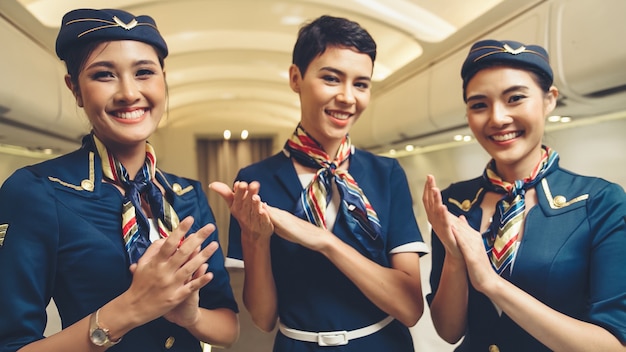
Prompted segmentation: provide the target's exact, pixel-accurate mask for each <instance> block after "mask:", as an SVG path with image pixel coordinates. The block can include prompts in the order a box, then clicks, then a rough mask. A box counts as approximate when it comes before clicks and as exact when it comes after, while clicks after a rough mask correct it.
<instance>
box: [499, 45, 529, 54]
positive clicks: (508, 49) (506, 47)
mask: <svg viewBox="0 0 626 352" xmlns="http://www.w3.org/2000/svg"><path fill="white" fill-rule="evenodd" d="M503 48H504V52H506V53H509V54H513V55H517V54H521V53H523V52H524V51H525V50H526V47H525V46H523V45H522V46H520V47H519V48H517V49H513V48H511V47H510V46H509V44H504V46H503Z"/></svg>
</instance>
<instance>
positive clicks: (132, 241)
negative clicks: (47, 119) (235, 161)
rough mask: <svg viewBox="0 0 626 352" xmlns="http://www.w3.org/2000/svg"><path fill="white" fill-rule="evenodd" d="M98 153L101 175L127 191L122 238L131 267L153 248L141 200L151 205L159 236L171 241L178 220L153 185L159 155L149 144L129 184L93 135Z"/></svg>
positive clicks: (124, 170)
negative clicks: (137, 170) (143, 158)
mask: <svg viewBox="0 0 626 352" xmlns="http://www.w3.org/2000/svg"><path fill="white" fill-rule="evenodd" d="M92 136H93V140H94V144H95V145H96V150H97V152H98V155H99V156H100V160H101V161H102V173H103V175H104V178H105V179H106V180H108V181H109V182H111V183H113V184H115V185H118V186H120V187H122V188H123V189H124V191H125V195H124V205H123V207H122V236H123V237H124V243H125V246H126V251H127V252H128V257H129V259H130V262H131V263H136V262H137V261H138V260H139V258H140V257H141V256H142V255H143V253H144V252H145V250H146V249H147V248H148V246H150V244H151V241H150V220H149V219H148V218H147V217H146V214H144V212H143V211H142V210H141V198H142V197H144V199H145V200H147V202H148V204H149V205H150V210H151V211H152V215H153V216H154V217H155V218H157V219H158V222H159V236H160V237H161V238H165V237H168V236H169V234H170V232H171V231H172V230H173V229H175V228H176V227H177V226H178V222H179V221H178V216H177V215H176V212H175V211H174V208H172V206H171V205H170V204H169V202H168V201H167V200H166V199H165V197H164V196H163V194H162V193H161V190H160V189H159V188H158V187H157V186H156V185H155V184H154V182H153V180H154V177H155V173H156V155H155V154H154V149H153V148H152V146H151V145H150V143H148V142H146V161H145V163H144V165H143V167H142V168H141V170H139V172H137V175H135V179H133V180H130V179H129V177H128V172H127V171H126V169H125V168H124V166H123V165H122V163H120V162H119V161H118V160H117V159H116V158H115V156H114V155H113V154H112V153H111V152H109V151H108V150H107V148H106V146H105V145H104V144H103V143H102V142H101V141H100V140H99V139H98V138H97V137H96V136H95V135H93V134H92Z"/></svg>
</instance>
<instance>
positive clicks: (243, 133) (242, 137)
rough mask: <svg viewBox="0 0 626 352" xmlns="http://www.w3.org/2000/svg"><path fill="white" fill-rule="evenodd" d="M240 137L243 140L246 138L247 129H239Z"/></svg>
mask: <svg viewBox="0 0 626 352" xmlns="http://www.w3.org/2000/svg"><path fill="white" fill-rule="evenodd" d="M241 139H243V140H246V139H248V130H243V131H241Z"/></svg>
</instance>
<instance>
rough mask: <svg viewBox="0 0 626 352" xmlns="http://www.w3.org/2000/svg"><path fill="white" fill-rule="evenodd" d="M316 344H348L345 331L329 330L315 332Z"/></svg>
mask: <svg viewBox="0 0 626 352" xmlns="http://www.w3.org/2000/svg"><path fill="white" fill-rule="evenodd" d="M317 344H318V345H320V346H342V345H347V344H348V332H347V331H345V330H344V331H329V332H318V333H317Z"/></svg>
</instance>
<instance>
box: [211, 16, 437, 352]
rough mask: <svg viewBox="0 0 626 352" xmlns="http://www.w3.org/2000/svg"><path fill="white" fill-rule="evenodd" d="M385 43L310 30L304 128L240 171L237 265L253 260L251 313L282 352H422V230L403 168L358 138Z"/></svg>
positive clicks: (299, 69) (303, 75) (234, 200)
mask: <svg viewBox="0 0 626 352" xmlns="http://www.w3.org/2000/svg"><path fill="white" fill-rule="evenodd" d="M375 57H376V43H375V42H374V40H373V39H372V37H371V36H370V35H369V33H368V32H367V31H366V30H365V29H363V28H362V27H361V26H359V24H358V23H355V22H353V21H350V20H347V19H344V18H337V17H331V16H322V17H320V18H317V19H315V20H314V21H312V22H310V23H308V24H306V25H305V26H304V27H302V28H301V29H300V31H299V34H298V39H297V41H296V44H295V47H294V50H293V64H292V65H291V67H290V69H289V84H290V86H291V89H292V90H293V91H294V92H295V93H297V94H298V95H299V97H300V103H301V118H300V123H299V124H298V125H297V127H296V128H295V130H294V133H293V135H292V136H291V137H290V138H289V139H288V140H287V142H286V143H285V146H284V149H283V150H282V151H281V152H280V153H278V154H276V155H274V156H272V157H270V158H268V159H266V160H264V161H261V162H259V163H256V164H253V165H250V166H248V167H246V168H244V169H242V170H240V172H239V174H238V175H237V178H236V182H235V184H234V188H231V187H229V186H227V185H225V184H223V183H212V184H211V188H212V189H213V190H215V191H217V192H218V193H220V195H222V196H223V197H224V198H225V199H226V200H227V202H228V204H229V206H230V210H231V213H232V215H233V217H234V218H233V219H231V226H230V242H229V249H228V252H229V257H231V258H234V259H239V260H243V263H244V268H245V280H244V296H243V298H244V304H245V305H246V307H247V309H248V310H249V312H250V314H251V316H252V319H253V320H254V322H255V323H256V324H257V325H258V326H259V327H260V328H261V329H262V330H264V331H268V332H269V331H272V330H273V329H274V327H275V326H276V325H277V324H278V327H279V329H278V332H277V335H276V338H275V342H274V351H299V352H303V351H396V352H398V351H411V352H412V351H414V348H413V342H412V338H411V335H410V333H409V330H408V327H409V326H412V325H414V324H415V323H416V322H417V321H418V319H419V318H420V316H421V315H422V312H423V308H424V307H423V296H422V289H421V283H420V269H419V255H420V254H421V253H424V252H426V251H427V250H428V249H427V247H426V245H425V244H424V242H422V238H421V235H420V232H419V230H418V227H417V224H416V220H415V216H414V214H413V207H412V199H411V195H410V192H409V187H408V184H407V179H406V176H405V174H404V171H403V170H402V168H401V167H400V165H399V163H398V162H397V161H396V160H395V159H389V158H384V157H380V156H375V155H373V154H370V153H368V152H365V151H362V150H359V149H356V148H355V147H354V145H352V143H351V140H350V136H349V132H350V129H351V127H352V126H353V125H354V124H355V123H356V121H357V120H358V119H359V117H360V116H361V114H362V112H363V110H365V108H366V107H367V105H368V103H369V99H370V91H371V86H372V81H371V78H372V71H373V65H374V60H375Z"/></svg>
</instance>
